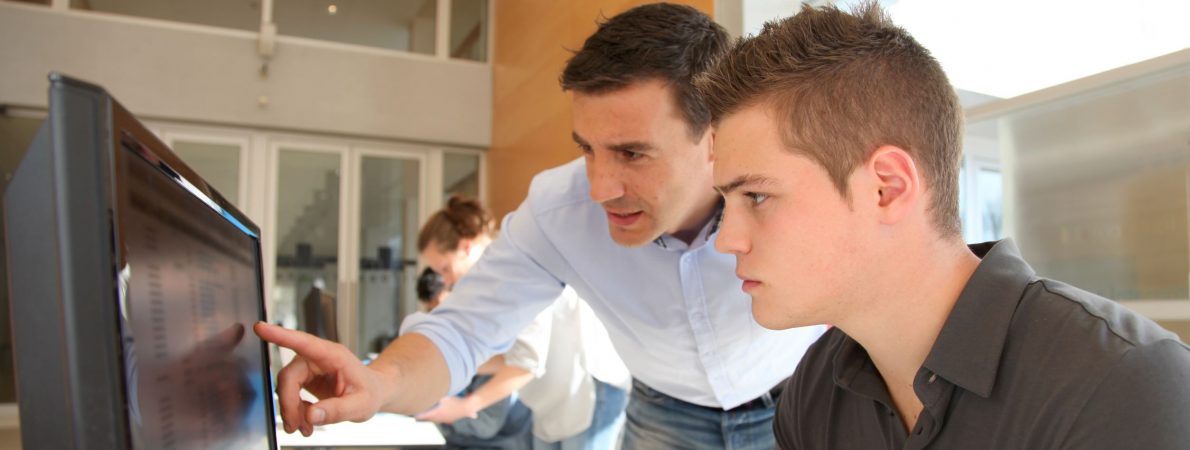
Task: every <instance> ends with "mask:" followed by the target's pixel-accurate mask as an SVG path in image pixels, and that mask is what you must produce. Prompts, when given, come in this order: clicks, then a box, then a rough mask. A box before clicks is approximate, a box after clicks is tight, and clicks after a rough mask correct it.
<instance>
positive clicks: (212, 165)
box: [170, 139, 243, 209]
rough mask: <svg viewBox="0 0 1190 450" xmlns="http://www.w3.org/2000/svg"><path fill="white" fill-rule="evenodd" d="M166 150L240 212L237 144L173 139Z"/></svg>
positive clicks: (241, 207) (238, 150) (238, 151)
mask: <svg viewBox="0 0 1190 450" xmlns="http://www.w3.org/2000/svg"><path fill="white" fill-rule="evenodd" d="M170 147H172V148H173V150H174V153H175V154H177V155H178V157H180V158H182V161H185V162H186V165H188V166H190V168H191V169H194V171H195V172H198V176H200V177H202V178H203V179H204V180H207V183H210V184H211V186H214V187H215V190H217V191H219V193H220V194H222V195H223V197H224V198H226V199H227V201H229V202H231V203H232V204H233V205H236V207H238V208H240V209H243V206H242V205H241V204H240V146H239V145H234V144H220V143H211V142H201V141H196V140H183V139H175V140H174V141H173V142H171V143H170Z"/></svg>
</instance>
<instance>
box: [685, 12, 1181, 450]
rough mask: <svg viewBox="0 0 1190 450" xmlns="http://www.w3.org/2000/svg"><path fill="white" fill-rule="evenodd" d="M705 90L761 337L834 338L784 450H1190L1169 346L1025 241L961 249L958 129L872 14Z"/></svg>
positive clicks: (941, 96) (809, 356) (811, 22)
mask: <svg viewBox="0 0 1190 450" xmlns="http://www.w3.org/2000/svg"><path fill="white" fill-rule="evenodd" d="M698 86H699V88H700V90H701V91H702V92H703V93H704V95H705V98H706V100H707V102H708V104H709V105H710V107H711V110H712V112H713V115H714V116H715V118H716V123H717V129H718V132H717V135H716V141H715V166H714V172H715V174H714V178H715V183H716V187H717V189H718V190H719V191H720V192H721V193H722V194H723V196H724V197H725V199H726V206H725V210H724V220H723V224H722V227H721V229H720V231H719V240H718V241H717V243H716V245H717V246H718V247H719V249H720V250H722V251H725V252H731V253H733V254H735V255H736V257H737V269H736V270H737V273H738V274H739V276H740V278H742V279H743V280H744V289H745V290H747V291H748V292H749V293H750V294H751V295H752V299H753V314H755V316H756V319H757V321H759V322H760V323H761V324H763V325H764V326H766V327H768V328H772V329H785V328H789V327H795V326H802V325H806V324H813V323H820V322H823V323H830V324H834V325H835V328H833V329H832V330H830V331H829V332H827V334H826V335H825V336H824V337H823V338H822V339H821V340H820V341H819V342H818V343H816V344H815V345H814V346H813V347H812V348H811V349H810V351H809V352H808V353H806V355H805V358H804V360H803V362H802V364H801V366H799V367H798V369H797V373H796V374H795V375H794V376H793V378H792V379H791V380H790V381H789V384H788V387H787V388H786V390H785V393H784V396H783V397H782V399H781V402H780V404H779V405H778V413H777V419H776V423H775V431H776V434H777V441H778V443H779V444H780V447H782V448H786V449H828V448H829V449H881V448H889V449H902V448H906V449H919V448H927V447H928V448H963V449H981V448H987V449H1041V448H1045V449H1051V448H1052V449H1056V448H1071V449H1075V448H1077V449H1099V448H1102V449H1119V448H1144V449H1173V448H1186V446H1187V445H1188V444H1190V427H1188V426H1187V424H1190V383H1188V382H1187V380H1190V349H1188V348H1187V347H1186V346H1185V345H1183V344H1182V343H1180V342H1179V341H1178V340H1177V337H1176V336H1174V335H1173V334H1172V333H1169V332H1167V331H1165V330H1162V329H1161V328H1160V327H1158V326H1157V325H1156V324H1154V323H1153V322H1151V321H1149V320H1147V319H1145V318H1143V317H1140V316H1139V315H1137V314H1135V313H1132V312H1130V311H1128V310H1127V309H1125V308H1123V307H1121V306H1120V305H1118V304H1116V303H1114V302H1112V301H1109V300H1106V299H1103V298H1101V297H1098V296H1095V295H1094V294H1090V293H1087V292H1085V291H1081V290H1078V289H1077V288H1074V287H1071V286H1069V285H1065V284H1062V283H1060V282H1056V281H1052V280H1048V279H1044V278H1040V277H1038V276H1037V275H1036V274H1034V272H1033V270H1032V269H1030V268H1029V266H1028V265H1027V264H1026V263H1025V262H1024V261H1023V260H1021V257H1020V254H1019V252H1018V251H1017V249H1016V247H1015V245H1014V244H1013V242H1012V241H1011V240H1004V241H1000V242H990V243H985V244H978V245H972V246H970V247H968V246H966V245H964V243H963V241H962V238H961V235H960V232H959V218H958V213H957V209H958V204H957V195H958V182H957V178H958V168H959V162H960V160H961V149H960V142H961V139H962V136H961V132H962V111H961V109H960V107H959V104H958V101H957V99H956V97H955V93H954V91H953V89H952V88H951V86H950V84H949V82H948V81H947V79H946V76H945V75H944V74H943V72H942V69H941V67H940V66H939V65H938V63H937V62H936V61H935V60H934V59H933V58H932V57H931V56H930V54H929V52H927V51H926V50H925V49H924V48H922V47H921V46H920V45H919V44H917V42H915V41H914V40H913V38H912V37H911V36H909V34H908V33H906V32H905V31H904V30H902V29H900V28H897V27H896V26H894V25H893V24H892V23H891V22H890V21H889V20H888V18H887V17H886V16H885V15H884V14H883V13H882V12H881V11H880V10H879V8H878V7H877V6H875V5H874V4H868V5H866V6H863V7H860V8H859V10H858V11H856V12H855V13H854V14H853V15H852V14H846V13H843V12H840V11H839V10H838V9H836V8H833V7H828V8H823V9H810V8H803V10H802V11H801V12H800V13H799V14H797V15H796V16H794V17H792V18H789V19H786V20H783V21H781V22H778V23H776V24H770V25H768V26H766V28H765V30H764V31H763V32H762V33H761V34H760V35H758V36H756V37H755V38H751V39H747V40H744V41H742V42H740V43H738V44H737V45H736V47H735V48H734V49H733V50H732V51H731V52H730V53H729V54H728V56H727V57H725V58H724V59H723V60H722V61H721V62H720V63H718V64H717V65H716V66H715V67H714V68H713V69H712V70H710V71H709V72H708V73H706V74H705V78H702V79H700V80H699V82H698ZM797 356H799V355H795V357H797Z"/></svg>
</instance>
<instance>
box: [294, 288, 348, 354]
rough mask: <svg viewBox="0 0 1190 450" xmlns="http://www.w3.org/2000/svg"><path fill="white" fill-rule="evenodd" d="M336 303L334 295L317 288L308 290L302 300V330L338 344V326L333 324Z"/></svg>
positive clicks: (335, 318) (335, 316)
mask: <svg viewBox="0 0 1190 450" xmlns="http://www.w3.org/2000/svg"><path fill="white" fill-rule="evenodd" d="M335 308H336V302H335V296H334V294H331V293H329V292H327V291H324V290H322V289H320V288H319V287H318V286H313V287H311V288H310V292H309V293H307V294H306V298H305V299H303V300H302V313H303V315H304V316H305V317H304V318H303V325H302V329H304V330H305V331H306V332H307V333H310V334H313V335H315V336H318V337H320V338H323V339H326V340H330V341H335V342H339V326H338V324H336V323H335V321H336V320H338V319H337V317H338V316H337V315H336V314H335Z"/></svg>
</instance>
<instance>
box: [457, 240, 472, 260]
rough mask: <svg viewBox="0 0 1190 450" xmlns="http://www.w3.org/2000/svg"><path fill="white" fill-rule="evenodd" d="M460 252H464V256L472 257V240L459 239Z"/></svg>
mask: <svg viewBox="0 0 1190 450" xmlns="http://www.w3.org/2000/svg"><path fill="white" fill-rule="evenodd" d="M459 251H460V252H462V253H463V254H464V255H467V256H470V255H471V239H467V238H462V239H459Z"/></svg>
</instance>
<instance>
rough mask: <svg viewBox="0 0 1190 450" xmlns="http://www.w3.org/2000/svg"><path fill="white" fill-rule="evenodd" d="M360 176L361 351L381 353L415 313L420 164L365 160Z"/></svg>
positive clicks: (404, 160) (366, 158) (400, 161)
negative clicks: (405, 321) (403, 323)
mask: <svg viewBox="0 0 1190 450" xmlns="http://www.w3.org/2000/svg"><path fill="white" fill-rule="evenodd" d="M362 162H363V164H361V171H360V196H361V199H360V217H359V223H360V233H359V255H360V262H359V263H360V271H359V326H358V328H357V329H358V330H359V339H358V342H359V345H360V348H359V349H357V352H356V353H358V354H359V355H360V356H364V355H365V354H366V353H368V352H373V353H379V351H380V350H381V349H383V348H384V346H386V345H387V343H388V342H389V341H391V340H392V339H393V338H394V337H396V334H397V326H398V325H399V324H400V323H401V320H402V319H404V318H405V316H406V315H408V314H409V313H412V312H414V311H417V293H416V291H415V289H414V287H415V286H416V282H417V279H416V277H417V245H416V240H417V230H418V226H419V223H418V210H419V208H420V202H419V201H418V199H419V198H420V193H421V189H420V183H421V179H420V178H421V177H420V176H419V172H418V170H419V164H418V162H417V161H415V160H406V159H398V158H384V157H364V158H363V161H362Z"/></svg>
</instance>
